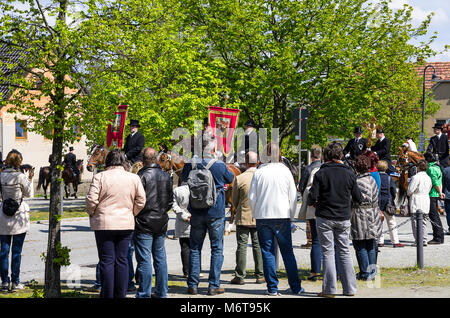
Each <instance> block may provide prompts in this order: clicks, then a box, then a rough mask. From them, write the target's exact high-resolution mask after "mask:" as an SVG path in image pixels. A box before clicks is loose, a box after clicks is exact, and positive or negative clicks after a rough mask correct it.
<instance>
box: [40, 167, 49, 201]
mask: <svg viewBox="0 0 450 318" xmlns="http://www.w3.org/2000/svg"><path fill="white" fill-rule="evenodd" d="M50 180H51V175H50V166H45V167H41V169H39V180H38V185H37V190H39V189H40V188H41V186H42V188H43V189H44V198H45V199H46V200H47V187H48V185H49V184H50Z"/></svg>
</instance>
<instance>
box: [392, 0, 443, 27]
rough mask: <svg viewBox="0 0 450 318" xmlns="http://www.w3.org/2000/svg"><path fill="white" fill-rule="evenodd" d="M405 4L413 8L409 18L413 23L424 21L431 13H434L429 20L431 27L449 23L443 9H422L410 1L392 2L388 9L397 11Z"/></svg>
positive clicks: (397, 0) (395, 0)
mask: <svg viewBox="0 0 450 318" xmlns="http://www.w3.org/2000/svg"><path fill="white" fill-rule="evenodd" d="M405 4H407V5H409V6H411V7H412V8H413V11H412V14H411V17H412V20H413V22H414V23H420V22H422V21H424V20H425V19H426V18H427V16H428V15H429V14H430V13H432V12H434V16H433V17H432V18H431V23H432V24H433V25H441V24H446V23H448V22H449V21H450V19H449V17H448V14H447V12H446V11H445V10H444V9H443V8H436V9H423V8H422V6H419V5H417V4H415V3H412V2H411V1H410V0H392V2H391V3H390V4H389V7H390V8H391V9H394V10H398V9H402V8H403V7H404V5H405Z"/></svg>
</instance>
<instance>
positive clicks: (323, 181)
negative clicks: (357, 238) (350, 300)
mask: <svg viewBox="0 0 450 318" xmlns="http://www.w3.org/2000/svg"><path fill="white" fill-rule="evenodd" d="M324 157H325V158H324V159H325V161H326V162H325V163H324V164H323V165H322V166H321V167H320V169H319V171H317V172H316V174H315V175H314V181H313V184H312V187H311V189H310V191H309V195H308V205H313V206H315V207H316V226H317V234H318V236H319V241H320V245H321V250H322V255H323V285H322V292H321V293H320V294H319V296H322V297H334V295H335V294H337V275H336V265H335V258H334V255H335V250H334V249H335V246H336V248H337V256H338V257H337V258H338V259H337V261H338V263H339V276H340V280H341V282H342V287H343V290H344V295H348V296H350V295H354V294H355V293H356V276H355V270H354V268H353V261H352V256H351V254H350V227H351V224H350V214H351V204H352V199H353V201H355V202H357V203H361V201H362V196H361V191H360V189H359V188H358V185H357V183H356V175H355V174H354V173H353V171H352V170H351V169H350V168H349V167H347V166H346V165H344V164H343V162H342V157H343V149H342V145H341V144H340V143H337V142H333V143H330V144H329V145H328V146H327V147H326V148H325V151H324Z"/></svg>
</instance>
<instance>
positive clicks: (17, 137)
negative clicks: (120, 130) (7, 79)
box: [0, 45, 92, 185]
mask: <svg viewBox="0 0 450 318" xmlns="http://www.w3.org/2000/svg"><path fill="white" fill-rule="evenodd" d="M19 58H20V53H18V52H17V51H14V50H10V49H9V48H8V47H7V46H6V45H3V46H1V47H0V61H7V62H8V63H11V62H14V61H15V60H18V59H19ZM17 71H20V70H19V69H18V68H16V69H13V70H8V68H7V67H6V66H5V65H2V66H1V72H2V74H7V73H8V72H17ZM23 76H25V77H26V79H27V80H28V81H36V85H39V84H40V83H39V82H38V81H37V79H36V78H35V77H34V76H33V75H32V74H26V73H24V74H23ZM1 84H2V83H0V94H1V97H0V98H2V99H3V100H4V101H8V100H10V99H11V97H12V96H13V94H15V91H14V90H13V89H10V88H9V86H8V85H1ZM69 93H70V92H69ZM47 102H48V97H42V98H41V99H40V100H38V101H36V102H35V103H34V104H35V105H36V107H38V108H39V107H42V106H43V105H45V104H47ZM11 107H12V105H11V104H6V105H5V106H3V107H1V109H0V153H1V160H4V159H5V158H6V154H7V153H8V152H9V151H10V150H11V149H17V150H18V151H20V152H21V153H22V155H23V160H24V164H30V165H32V166H33V167H35V177H34V183H35V185H36V183H37V180H38V174H39V169H40V168H41V167H44V166H49V161H48V159H49V155H50V154H51V152H52V140H50V139H47V138H45V137H44V136H43V135H39V134H37V133H34V132H31V131H29V130H28V129H27V128H30V123H28V122H27V120H26V117H25V116H22V115H21V114H19V113H8V109H10V108H11ZM73 129H74V131H76V129H77V127H73ZM72 146H73V147H74V153H75V154H76V156H77V159H84V167H86V164H87V160H88V148H87V146H86V138H85V136H82V137H81V138H80V139H79V140H78V141H76V142H75V143H74V144H72ZM66 152H68V149H67V151H66ZM82 179H83V180H89V181H90V180H91V179H92V173H91V172H88V171H87V170H86V168H85V169H84V172H83V176H82Z"/></svg>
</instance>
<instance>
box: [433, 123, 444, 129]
mask: <svg viewBox="0 0 450 318" xmlns="http://www.w3.org/2000/svg"><path fill="white" fill-rule="evenodd" d="M433 129H442V125H441V124H438V123H436V124H434V126H433Z"/></svg>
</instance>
